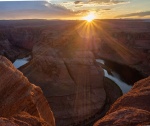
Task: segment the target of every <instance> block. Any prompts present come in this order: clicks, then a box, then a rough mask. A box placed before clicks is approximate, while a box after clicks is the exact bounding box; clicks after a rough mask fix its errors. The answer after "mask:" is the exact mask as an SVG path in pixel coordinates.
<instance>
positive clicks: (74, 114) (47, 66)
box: [20, 43, 106, 126]
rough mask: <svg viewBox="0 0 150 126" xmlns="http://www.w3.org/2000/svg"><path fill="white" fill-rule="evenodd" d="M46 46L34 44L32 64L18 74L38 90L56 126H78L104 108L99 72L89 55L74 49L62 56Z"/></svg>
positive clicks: (100, 71)
mask: <svg viewBox="0 0 150 126" xmlns="http://www.w3.org/2000/svg"><path fill="white" fill-rule="evenodd" d="M48 45H49V44H48V43H47V44H43V43H37V44H36V45H35V46H34V47H33V53H32V54H33V59H32V61H31V62H30V63H29V64H27V65H25V66H24V67H22V68H20V70H21V71H22V72H23V73H24V75H25V76H26V77H27V78H28V79H29V80H30V82H32V83H36V85H38V86H40V87H41V89H42V90H43V93H44V95H45V97H46V98H47V100H48V102H49V105H50V106H51V108H52V110H53V112H54V116H55V119H56V124H57V125H58V126H68V125H78V124H80V123H82V122H83V121H85V120H88V119H89V118H91V117H92V116H94V115H95V114H96V113H97V112H99V111H101V110H102V108H103V106H104V105H105V101H106V93H105V90H104V86H103V70H102V69H99V70H98V69H97V67H96V65H95V64H94V55H93V53H92V52H91V51H86V50H84V51H83V50H82V51H81V50H78V49H75V51H72V54H70V55H67V56H66V55H65V54H66V53H63V54H62V53H61V54H60V52H59V51H58V50H57V49H54V48H51V47H49V46H48ZM67 51H68V50H67ZM67 54H68V53H67ZM68 56H69V57H68Z"/></svg>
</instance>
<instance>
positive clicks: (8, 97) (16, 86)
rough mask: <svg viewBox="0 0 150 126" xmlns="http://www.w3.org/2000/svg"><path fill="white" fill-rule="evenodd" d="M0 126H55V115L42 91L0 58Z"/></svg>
mask: <svg viewBox="0 0 150 126" xmlns="http://www.w3.org/2000/svg"><path fill="white" fill-rule="evenodd" d="M0 78H1V80H0V125H1V126H6V125H9V126H18V125H21V126H28V125H32V126H37V125H39V126H54V125H55V121H54V117H53V113H52V111H51V109H50V107H49V105H48V102H47V100H46V99H45V97H44V95H43V93H42V90H41V89H40V88H39V87H37V86H35V85H34V84H31V83H30V82H29V81H28V79H27V78H26V77H24V76H23V74H22V73H21V72H20V71H19V70H17V69H16V68H15V67H14V66H13V65H12V63H11V62H10V61H9V60H7V59H6V58H5V57H3V56H0Z"/></svg>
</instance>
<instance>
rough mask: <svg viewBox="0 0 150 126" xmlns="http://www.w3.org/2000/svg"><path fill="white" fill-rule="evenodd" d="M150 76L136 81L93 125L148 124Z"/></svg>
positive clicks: (149, 117) (134, 125)
mask: <svg viewBox="0 0 150 126" xmlns="http://www.w3.org/2000/svg"><path fill="white" fill-rule="evenodd" d="M149 99H150V77H148V78H146V79H143V80H140V81H138V82H136V83H135V84H134V86H133V88H132V89H131V91H130V92H128V93H127V94H125V95H124V96H122V97H120V98H119V99H118V100H117V101H116V102H115V103H114V104H113V105H112V106H111V108H110V110H109V111H108V112H107V114H106V115H105V116H104V117H103V118H102V119H100V120H99V121H98V122H96V123H95V125H94V126H141V125H150V107H149V105H150V100H149Z"/></svg>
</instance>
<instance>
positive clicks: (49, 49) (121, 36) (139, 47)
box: [0, 20, 150, 126]
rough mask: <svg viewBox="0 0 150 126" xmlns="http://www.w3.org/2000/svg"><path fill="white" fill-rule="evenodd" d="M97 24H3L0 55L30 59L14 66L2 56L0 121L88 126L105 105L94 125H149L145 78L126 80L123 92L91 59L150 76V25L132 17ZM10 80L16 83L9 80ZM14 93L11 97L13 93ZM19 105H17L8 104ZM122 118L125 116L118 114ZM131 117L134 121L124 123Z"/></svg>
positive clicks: (74, 22) (128, 74) (10, 58)
mask: <svg viewBox="0 0 150 126" xmlns="http://www.w3.org/2000/svg"><path fill="white" fill-rule="evenodd" d="M95 23H96V24H99V25H97V27H94V26H93V25H94V24H89V25H88V26H86V25H87V24H86V23H85V22H84V21H46V20H39V21H38V20H37V22H34V20H33V21H32V20H25V21H10V22H9V21H8V22H7V21H6V22H5V21H3V22H1V24H3V27H2V26H1V25H0V54H1V55H3V56H5V57H7V58H8V59H9V60H10V61H11V62H14V61H15V60H16V59H21V58H24V57H27V56H29V55H30V56H31V59H30V61H29V62H28V63H27V64H25V65H23V66H21V67H19V68H18V70H17V69H16V68H15V67H14V66H13V65H12V64H11V62H10V61H8V60H7V59H6V58H5V57H3V56H1V61H0V63H1V69H2V71H6V72H8V73H5V74H4V72H1V78H2V79H1V80H2V81H1V82H0V84H1V85H2V86H1V87H2V88H1V89H0V90H1V91H0V93H1V94H5V95H3V96H2V95H1V97H2V98H3V99H4V100H2V102H1V104H2V106H3V105H5V104H6V103H7V104H8V105H7V104H6V107H4V108H3V107H2V109H1V111H2V114H1V115H0V116H1V117H2V118H1V122H3V123H4V124H5V123H8V124H9V123H12V125H15V123H16V125H17V124H18V125H19V124H20V122H22V123H29V124H30V125H37V124H41V125H42V126H43V125H50V126H51V125H52V126H53V125H55V122H56V125H57V126H68V125H73V126H80V125H81V126H84V125H85V126H89V125H93V124H94V123H95V122H96V121H97V120H98V119H100V118H102V117H103V116H104V115H105V113H106V112H107V111H108V110H109V111H108V112H107V113H106V115H105V116H104V118H102V119H100V121H98V122H97V123H95V124H94V125H95V126H97V125H111V124H112V123H113V124H114V125H122V124H124V122H125V124H126V125H136V124H144V125H146V124H150V122H149V121H148V119H149V118H150V114H149V108H148V106H149V104H150V103H149V102H148V101H147V102H145V103H144V102H143V101H145V100H146V99H148V98H149V96H150V95H149V89H150V87H149V83H150V81H149V78H147V79H145V80H142V81H139V82H137V83H135V82H136V81H138V80H136V81H133V82H131V84H132V85H134V86H133V88H132V89H131V91H129V92H128V93H127V94H125V95H123V96H122V97H121V95H122V91H121V90H120V88H119V87H118V86H117V85H116V84H115V83H114V82H112V81H111V80H109V79H108V78H106V77H104V71H103V69H102V66H100V65H98V64H97V63H96V60H95V59H97V58H101V59H104V60H108V61H113V62H116V63H118V64H122V65H126V66H128V67H131V68H133V69H135V70H137V71H138V72H140V73H141V75H142V78H146V77H148V76H149V75H150V42H149V41H150V31H149V26H150V23H145V22H142V21H136V20H135V21H126V20H125V21H124V20H104V21H103V20H102V21H99V20H96V21H95ZM8 24H9V25H8ZM31 24H32V25H31ZM81 24H82V25H81ZM133 24H134V25H133ZM83 27H84V29H83ZM88 30H89V31H88ZM4 68H5V69H6V70H3V69H4ZM114 68H115V66H114ZM120 69H121V68H120ZM11 71H13V72H11ZM123 71H125V70H123ZM8 75H9V76H8ZM126 75H127V76H130V73H127V74H126ZM13 76H14V77H13ZM26 77H27V78H26ZM142 78H139V79H142ZM8 79H10V80H13V81H14V82H13V81H11V83H9V82H10V80H8ZM28 80H29V81H28ZM5 83H6V84H5ZM31 83H33V84H34V85H33V84H31ZM134 83H135V84H134ZM7 84H9V85H10V87H9V88H10V89H9V88H8V87H7ZM4 85H5V86H6V87H3V86H4ZM23 85H25V87H22V88H23V89H22V88H21V87H20V86H23ZM35 85H36V86H35ZM16 86H17V88H19V89H17V88H15V87H16ZM11 87H12V88H11ZM13 87H14V88H13ZM20 88H21V89H22V90H20ZM19 90H20V91H19ZM7 92H8V94H7ZM13 92H14V95H15V96H13V95H11V93H12V94H13ZM42 92H43V93H42ZM15 93H16V94H17V95H16V94H15ZM18 94H19V95H20V96H19V97H18ZM22 95H23V96H22ZM10 96H11V97H10ZM27 96H28V97H27ZM119 97H120V98H119ZM21 98H22V99H21ZM118 98H119V99H118ZM13 99H14V100H13ZM117 99H118V100H117ZM5 100H6V101H7V102H6V103H5ZM15 100H16V101H15ZM19 100H21V101H19ZM116 100H117V101H116ZM115 101H116V102H115ZM131 101H133V102H131ZM135 101H136V104H135ZM11 102H12V103H11ZM17 102H18V103H19V104H16V105H15V104H14V105H13V103H17ZM114 102H115V103H114ZM113 103H114V104H113ZM13 106H14V107H13ZM49 106H50V107H51V109H50V108H49ZM110 106H111V107H110ZM9 107H11V108H9ZM15 107H16V108H15ZM30 107H31V108H30ZM109 108H110V109H109ZM8 110H9V112H8ZM51 110H52V111H53V113H54V114H53V113H52V112H51ZM132 113H135V114H132ZM5 114H6V115H5ZM7 114H9V115H7ZM120 115H122V117H124V119H123V118H121V119H120ZM140 115H142V117H141V116H140ZM54 118H55V121H54ZM130 118H133V120H131V123H130V124H129V123H128V119H130ZM140 118H141V119H140ZM30 119H32V120H33V122H32V120H31V121H30ZM16 120H17V121H16ZM18 120H19V121H18ZM28 120H29V121H28ZM33 123H34V124H33ZM20 125H21V124H20Z"/></svg>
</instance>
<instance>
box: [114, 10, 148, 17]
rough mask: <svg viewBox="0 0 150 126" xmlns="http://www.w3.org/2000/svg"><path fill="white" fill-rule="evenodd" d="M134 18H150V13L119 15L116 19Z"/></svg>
mask: <svg viewBox="0 0 150 126" xmlns="http://www.w3.org/2000/svg"><path fill="white" fill-rule="evenodd" d="M133 16H137V17H145V16H150V11H145V12H137V13H130V14H123V15H118V16H116V18H123V17H133Z"/></svg>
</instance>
